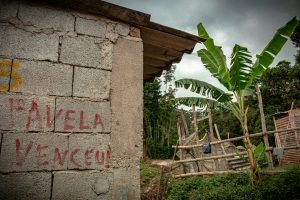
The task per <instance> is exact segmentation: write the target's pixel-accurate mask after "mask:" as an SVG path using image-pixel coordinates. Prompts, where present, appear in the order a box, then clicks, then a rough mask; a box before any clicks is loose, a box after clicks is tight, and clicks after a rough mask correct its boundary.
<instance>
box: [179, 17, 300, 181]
mask: <svg viewBox="0 0 300 200" xmlns="http://www.w3.org/2000/svg"><path fill="white" fill-rule="evenodd" d="M297 23H298V20H297V19H296V17H294V18H293V19H291V20H290V21H289V22H288V23H287V24H286V25H284V26H283V27H281V28H280V29H278V30H277V32H276V33H275V35H274V36H273V38H272V39H271V41H270V42H269V43H268V44H267V46H266V47H265V48H264V50H263V51H262V52H261V54H259V55H256V61H255V62H254V63H252V57H251V55H250V53H249V51H248V50H247V48H245V47H242V46H240V45H237V44H236V45H235V46H234V48H233V52H232V54H231V61H230V67H228V66H227V64H226V57H225V55H224V54H223V51H222V49H221V47H220V46H216V45H215V44H214V40H213V39H212V38H211V37H210V36H209V35H208V33H207V32H206V30H205V28H204V26H203V25H202V23H200V24H199V25H198V34H199V37H201V38H204V39H206V41H205V42H204V46H205V47H206V48H204V49H200V50H199V51H198V56H199V57H200V58H201V61H202V63H203V64H204V66H205V68H206V69H208V70H209V71H210V73H211V74H212V76H213V77H215V78H216V79H217V80H218V81H219V82H220V83H221V84H222V85H223V86H224V87H225V88H226V90H227V91H224V90H221V89H219V88H217V87H215V86H214V85H212V84H209V83H207V82H204V81H201V80H195V79H180V80H177V81H176V82H175V85H176V87H182V88H185V89H188V90H190V91H192V92H195V93H197V94H199V95H198V97H180V98H177V100H178V101H179V102H180V103H181V104H185V105H187V106H192V105H196V106H201V107H203V106H209V107H211V108H214V107H222V108H225V109H227V110H229V111H231V112H232V113H233V114H234V115H235V116H236V118H237V119H238V120H239V122H240V124H241V126H242V129H243V134H244V136H245V139H244V143H245V146H246V148H247V154H248V158H249V162H250V167H251V175H252V179H253V180H254V181H256V180H258V179H259V177H258V171H257V164H256V161H255V158H254V155H253V145H252V143H251V141H250V139H249V132H248V126H247V111H248V107H246V106H245V104H244V102H245V97H246V96H248V95H251V94H253V93H254V91H255V80H256V79H258V78H259V77H260V76H261V75H262V74H263V73H264V71H265V70H266V69H267V68H268V67H269V66H270V65H271V63H272V62H273V60H274V58H275V56H276V55H277V54H278V53H279V52H280V50H281V48H282V47H283V46H284V44H285V42H286V41H287V40H288V38H289V37H290V36H291V35H292V33H293V31H294V29H295V27H296V25H297Z"/></svg>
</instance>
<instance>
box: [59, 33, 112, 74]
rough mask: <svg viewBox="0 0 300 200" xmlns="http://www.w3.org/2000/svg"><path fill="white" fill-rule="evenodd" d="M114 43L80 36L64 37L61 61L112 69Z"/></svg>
mask: <svg viewBox="0 0 300 200" xmlns="http://www.w3.org/2000/svg"><path fill="white" fill-rule="evenodd" d="M112 47H113V45H112V44H111V43H110V42H108V41H105V40H100V41H99V39H96V38H91V37H86V36H78V37H68V36H66V37H63V39H62V47H61V56H60V61H61V62H63V63H67V64H73V65H79V66H85V67H95V68H102V69H108V70H110V69H111V66H112V49H113V48H112Z"/></svg>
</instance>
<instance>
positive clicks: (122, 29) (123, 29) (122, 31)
mask: <svg viewBox="0 0 300 200" xmlns="http://www.w3.org/2000/svg"><path fill="white" fill-rule="evenodd" d="M129 31H130V26H129V25H128V24H124V23H117V25H116V27H115V33H118V34H119V35H122V36H127V35H128V34H129Z"/></svg>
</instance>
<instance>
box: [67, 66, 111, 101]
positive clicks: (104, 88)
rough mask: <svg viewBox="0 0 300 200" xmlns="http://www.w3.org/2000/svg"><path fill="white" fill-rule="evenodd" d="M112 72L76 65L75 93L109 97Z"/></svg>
mask: <svg viewBox="0 0 300 200" xmlns="http://www.w3.org/2000/svg"><path fill="white" fill-rule="evenodd" d="M110 75H111V72H109V71H103V70H99V69H93V68H83V67H75V72H74V85H73V95H74V96H78V97H90V98H100V99H109V91H110Z"/></svg>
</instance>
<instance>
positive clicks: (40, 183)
mask: <svg viewBox="0 0 300 200" xmlns="http://www.w3.org/2000/svg"><path fill="white" fill-rule="evenodd" d="M0 191H1V192H0V199H5V200H16V199H22V200H41V199H50V196H51V195H50V194H51V173H37V172H32V173H17V174H7V175H0Z"/></svg>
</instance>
